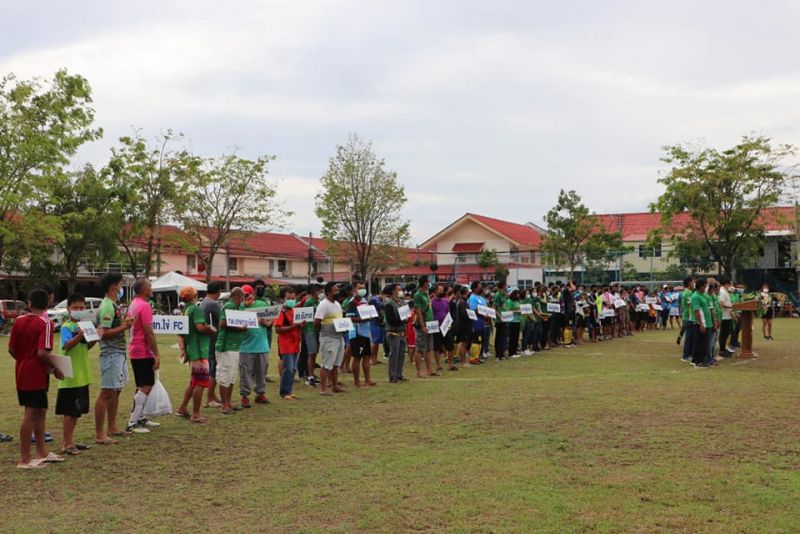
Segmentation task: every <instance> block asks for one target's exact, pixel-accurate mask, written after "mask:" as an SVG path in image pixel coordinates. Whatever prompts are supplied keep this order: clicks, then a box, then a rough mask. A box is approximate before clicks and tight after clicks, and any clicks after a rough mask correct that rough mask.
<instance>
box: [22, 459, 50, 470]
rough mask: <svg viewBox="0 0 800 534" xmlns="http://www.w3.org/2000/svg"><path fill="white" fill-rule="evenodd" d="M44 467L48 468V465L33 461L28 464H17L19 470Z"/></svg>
mask: <svg viewBox="0 0 800 534" xmlns="http://www.w3.org/2000/svg"><path fill="white" fill-rule="evenodd" d="M43 467H47V464H46V463H44V462H37V461H35V460H31V461H30V462H28V463H27V464H17V469H42V468H43Z"/></svg>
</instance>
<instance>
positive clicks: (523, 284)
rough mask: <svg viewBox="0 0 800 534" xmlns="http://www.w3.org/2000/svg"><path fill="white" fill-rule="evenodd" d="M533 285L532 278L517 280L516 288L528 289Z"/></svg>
mask: <svg viewBox="0 0 800 534" xmlns="http://www.w3.org/2000/svg"><path fill="white" fill-rule="evenodd" d="M532 287H533V280H517V288H518V289H530V288H532Z"/></svg>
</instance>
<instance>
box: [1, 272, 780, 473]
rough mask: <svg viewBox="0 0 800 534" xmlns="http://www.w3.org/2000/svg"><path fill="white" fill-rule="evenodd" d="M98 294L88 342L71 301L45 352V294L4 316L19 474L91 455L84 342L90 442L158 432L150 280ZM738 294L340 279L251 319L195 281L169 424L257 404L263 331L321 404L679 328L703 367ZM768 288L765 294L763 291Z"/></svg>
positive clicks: (694, 287) (187, 292)
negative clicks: (51, 407) (57, 431)
mask: <svg viewBox="0 0 800 534" xmlns="http://www.w3.org/2000/svg"><path fill="white" fill-rule="evenodd" d="M100 285H101V288H102V291H103V293H104V298H103V301H102V303H101V305H100V307H99V315H98V319H97V327H96V333H97V336H98V337H99V341H95V340H92V341H89V340H87V339H86V337H87V336H86V332H84V330H83V329H82V328H81V327H80V326H79V323H80V322H81V321H82V320H85V319H86V317H87V311H86V302H85V298H84V297H83V296H82V295H80V294H73V295H70V296H69V298H68V299H67V311H68V316H67V319H66V320H65V321H64V322H63V324H62V325H61V330H60V347H54V345H53V341H54V326H53V324H52V322H51V321H50V320H49V319H48V317H47V314H46V310H47V308H48V307H49V306H51V305H52V298H53V297H52V293H50V294H48V291H45V290H35V291H33V292H32V293H31V294H30V296H29V308H30V313H29V314H27V315H25V316H23V317H21V318H19V319H18V320H17V321H16V322H15V323H14V326H13V328H12V330H11V338H10V340H9V347H8V350H9V353H10V354H11V356H12V357H13V358H14V359H15V360H16V386H17V394H18V400H19V404H20V406H22V407H24V413H23V418H22V422H21V425H20V433H19V436H20V460H19V463H18V467H19V468H24V469H34V468H42V467H45V466H46V465H48V464H49V463H57V462H62V461H64V460H65V456H69V455H78V454H82V453H83V452H84V451H86V450H87V449H89V448H90V445H86V444H81V443H77V442H76V441H75V438H74V434H75V427H76V424H77V421H78V419H79V418H80V417H81V416H83V415H86V414H88V413H89V411H90V395H89V385H90V382H91V376H92V372H91V364H90V358H89V351H90V350H92V349H93V347H94V346H95V345H99V368H100V369H99V370H100V385H99V387H100V390H99V393H98V396H97V398H96V400H95V403H94V418H95V439H94V444H96V445H100V446H104V445H115V444H117V443H118V438H119V437H121V436H126V435H130V434H133V433H136V434H146V433H148V432H150V431H151V429H153V428H154V427H158V426H159V423H157V422H155V421H152V420H150V419H149V418H148V417H147V416H146V415H145V406H146V404H147V400H148V396H149V395H150V393H151V391H152V388H153V387H154V385H155V384H156V376H157V375H156V372H157V371H158V369H159V367H160V365H161V355H160V352H159V344H158V343H157V339H156V335H155V332H154V331H153V327H152V320H153V309H152V287H151V284H150V282H149V281H148V280H147V279H145V278H140V279H137V280H136V281H135V282H134V284H133V286H132V290H133V295H132V296H133V298H132V300H131V301H130V303H129V305H128V306H127V309H124V308H122V307H121V301H122V299H123V297H124V296H125V291H124V288H123V278H122V276H121V275H119V274H116V273H111V274H107V275H105V276H104V277H103V278H102V279H101V281H100ZM742 292H743V286H742V285H741V284H737V285H736V286H734V285H733V284H732V283H731V280H730V279H727V278H722V279H721V280H720V281H717V280H715V279H713V278H708V279H705V278H698V279H694V278H692V277H687V278H686V279H685V280H684V281H683V286H682V287H681V286H677V287H673V286H669V285H663V286H662V287H661V288H660V289H657V290H650V289H648V288H646V287H644V286H641V285H635V286H626V285H622V284H611V285H602V286H601V285H591V286H583V285H576V284H575V283H574V282H573V281H571V280H570V281H567V282H566V283H561V282H557V283H551V284H542V283H536V284H534V286H533V287H531V288H509V287H508V286H507V284H506V282H504V281H500V282H499V283H496V284H493V285H490V284H489V283H487V282H481V281H475V282H472V283H471V284H469V285H460V284H455V285H449V284H432V283H431V280H430V279H429V278H428V277H427V276H422V277H420V278H419V279H418V280H417V281H416V283H414V284H407V285H401V284H390V285H387V286H386V287H384V288H382V290H381V291H380V292H379V293H378V294H375V295H371V296H370V295H369V294H368V290H367V287H366V285H365V283H364V281H362V280H360V279H355V280H354V281H353V282H352V283H346V284H337V283H334V282H329V283H327V284H324V285H322V284H312V285H310V286H307V287H302V288H293V287H283V288H282V289H281V291H280V295H279V297H280V312H279V313H278V315H277V316H269V315H267V314H263V313H261V312H263V311H264V310H265V309H266V308H267V307H269V306H270V305H272V302H270V299H269V298H267V296H266V284H265V283H264V282H263V281H261V280H260V279H259V280H255V281H254V283H253V284H247V285H244V286H242V287H235V288H233V290H232V291H231V292H230V295H229V297H228V298H227V301H226V302H224V303H223V302H222V301H221V298H220V297H221V295H222V293H221V287H220V285H219V284H218V283H215V282H212V283H210V284H208V287H207V291H206V294H205V296H204V298H202V300H200V299H199V296H198V293H197V291H196V290H195V289H193V288H190V287H186V288H183V289H181V291H180V292H179V299H180V302H181V304H182V305H181V307H180V310H181V313H182V314H183V315H184V316H186V317H187V319H188V325H189V328H188V332H187V334H185V335H180V336H178V339H177V343H178V348H179V350H180V355H181V361H182V362H184V363H185V364H186V365H187V367H188V369H189V380H188V384H187V387H186V389H185V390H184V392H183V397H182V400H181V403H180V405H179V407H178V408H177V410H176V411H175V415H176V416H179V417H182V418H186V419H187V420H188V421H191V422H192V423H197V424H205V423H207V422H208V419H207V418H206V417H204V416H203V415H202V413H201V408H203V406H205V407H206V408H217V409H219V410H220V413H221V414H223V415H233V414H235V413H237V412H239V411H241V410H245V409H249V408H251V407H252V406H253V404H267V403H268V402H269V400H268V398H267V384H268V378H267V374H268V365H269V358H268V356H269V353H270V348H271V347H272V346H273V341H274V337H276V336H277V348H278V350H277V352H278V355H279V362H278V375H279V376H280V380H279V382H280V383H279V387H278V395H279V398H280V399H281V400H282V401H294V400H296V399H297V398H298V397H297V396H296V395H295V394H294V386H295V383H296V382H301V383H304V384H305V385H306V386H308V387H309V388H319V394H320V395H321V396H325V397H330V396H333V395H335V394H338V393H342V392H344V391H346V386H345V384H344V383H343V380H344V375H351V376H352V380H353V385H354V386H355V388H370V387H374V386H376V385H377V382H376V381H375V380H374V378H375V376H374V373H373V370H374V368H375V366H377V365H386V367H387V377H388V382H389V383H390V384H400V383H403V382H406V381H408V378H407V377H406V376H405V367H406V366H405V363H406V359H409V360H410V361H411V362H413V369H414V371H415V372H416V377H417V378H420V379H427V378H429V377H435V376H440V375H441V374H443V373H444V372H445V369H447V370H448V371H458V370H460V369H464V368H467V367H472V366H476V365H481V364H484V363H486V361H487V360H489V359H490V358H491V357H492V355H493V357H494V358H495V359H496V360H498V361H502V360H506V359H516V358H521V357H524V356H531V355H534V354H536V353H539V352H541V351H549V350H553V349H557V348H570V347H574V346H576V345H581V344H584V343H599V342H604V341H607V340H611V339H613V338H618V337H626V336H633V335H636V334H638V333H642V332H645V331H647V330H654V329H667V328H673V329H676V330H678V331H679V333H678V335H677V342H678V344H681V342H682V343H683V351H682V358H683V359H684V360H686V361H690V362H692V363H693V364H694V365H695V366H697V367H701V368H704V367H709V366H711V365H714V364H715V363H716V362H717V361H718V360H719V359H721V358H723V357H730V356H733V355H734V350H735V348H736V347H738V346H739V341H738V336H739V331H740V323H739V320H738V317H737V314H736V312H735V310H734V309H733V305H734V304H735V303H736V302H737V301H738V300H739V299H740V298H741V295H742ZM768 295H769V290H768V288H766V287H765V288H764V291H763V293H762V298H763V299H766V298H768ZM300 307H302V308H304V309H306V310H307V309H309V308H310V309H312V310H313V315H312V316H313V320H308V319H304V320H298V321H295V310H296V309H298V308H300ZM769 309H771V306H770V307H769ZM247 310H253V311H257V312H259V313H258V314H257V317H258V319H257V325H256V327H250V328H248V327H245V326H239V325H238V323H237V324H228V323H229V321H228V315H229V314H230V313H231V312H233V311H247ZM343 319H345V321H344V322H343V321H342V320H343ZM231 320H232V319H231ZM763 329H764V330H763V333H764V337H765V338H767V339H772V329H771V315H770V316H766V315H765V317H764V326H763ZM492 342H493V347H492ZM492 349H493V350H492ZM381 350H382V351H383V358H381V357H380V353H381ZM492 353H493V354H492ZM57 355H64V356H67V357H68V358H69V359H70V360H71V370H72V373H71V376H70V377H65V376H64V373H63V372H62V371H61V370H60V366H59V365H57V361H56V358H57ZM318 356H319V361H318ZM384 359H386V360H388V361H387V363H386V364H384V362H383V360H384ZM128 360H130V368H131V370H132V374H133V378H134V382H135V385H136V390H135V392H134V395H133V403H132V409H131V412H130V414H129V417H128V420H127V424H126V425H124V427H120V426H119V425H118V418H117V414H118V407H119V402H120V394H121V392H122V390H123V388H124V386H125V385H126V384H127V382H128V363H127V362H128ZM317 370H319V373H317ZM51 374H52V375H54V376H55V378H56V379H57V380H58V393H57V400H56V407H55V413H56V414H57V415H60V416H63V432H62V444H61V454H56V453H54V452H49V451H48V450H47V446H46V437H47V436H46V432H45V421H46V413H47V409H48V388H49V376H50V375H51ZM237 380H238V384H239V392H238V393H239V402H238V403H235V402H234V388H235V386H236V383H237ZM251 396H252V398H253V401H252V403H251V400H250V399H251ZM204 397H205V403H204V402H203V399H204ZM31 436H32V439H31ZM32 443H33V444H35V448H36V456H35V457H33V456H32V454H31V444H32Z"/></svg>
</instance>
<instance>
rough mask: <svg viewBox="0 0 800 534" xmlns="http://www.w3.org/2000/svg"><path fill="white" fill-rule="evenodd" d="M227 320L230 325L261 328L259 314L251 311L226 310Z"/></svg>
mask: <svg viewBox="0 0 800 534" xmlns="http://www.w3.org/2000/svg"><path fill="white" fill-rule="evenodd" d="M225 322H226V324H227V325H228V326H239V327H242V326H244V327H246V328H260V327H259V325H258V315H257V314H256V313H255V312H251V311H241V310H225Z"/></svg>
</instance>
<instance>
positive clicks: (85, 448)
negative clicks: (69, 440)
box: [75, 443, 92, 451]
mask: <svg viewBox="0 0 800 534" xmlns="http://www.w3.org/2000/svg"><path fill="white" fill-rule="evenodd" d="M75 448H76V449H78V450H79V451H88V450H89V449H91V448H92V446H91V445H84V444H83V443H76V444H75Z"/></svg>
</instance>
